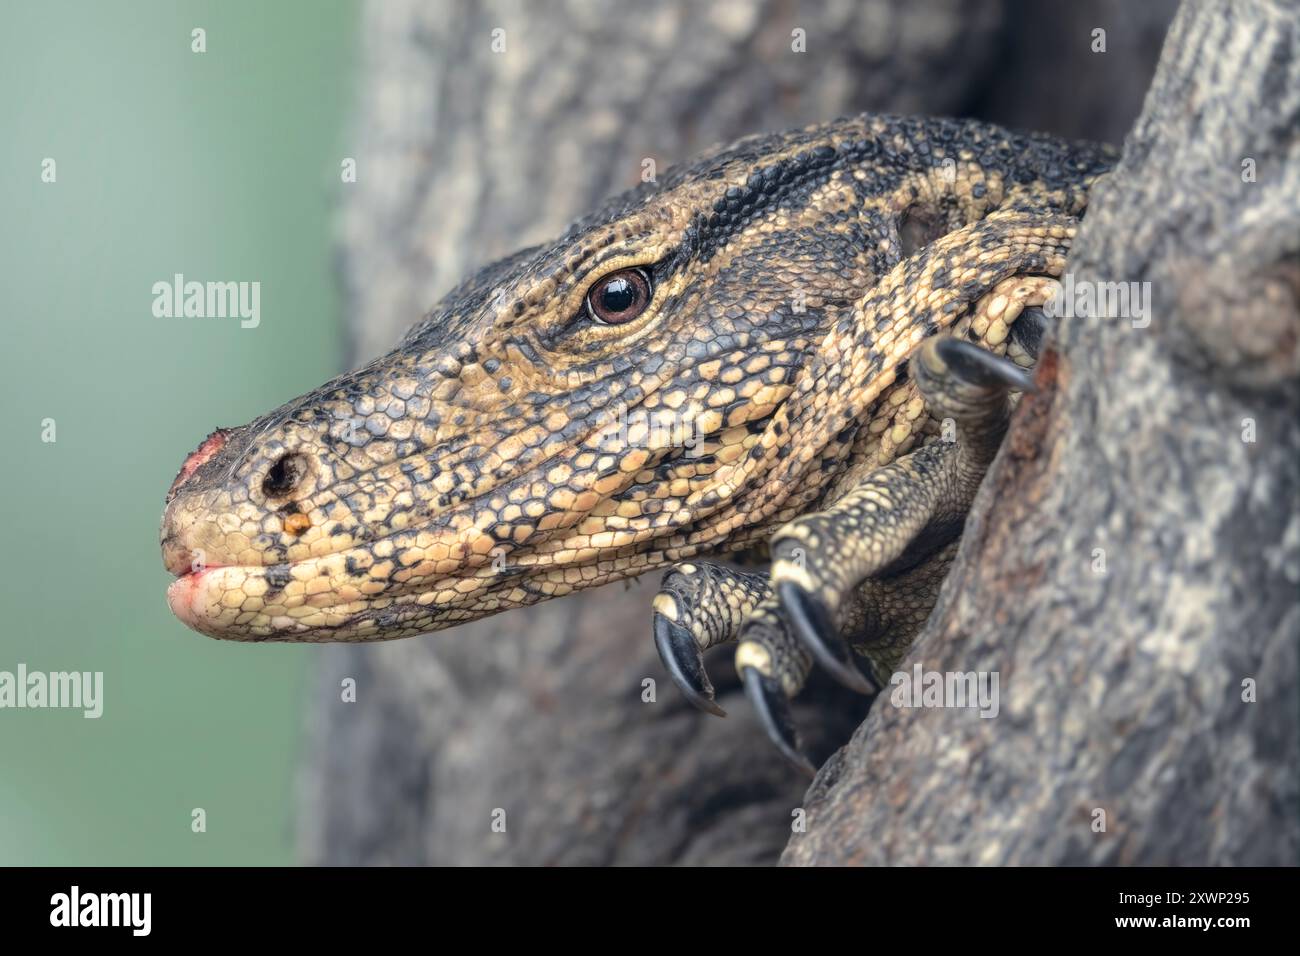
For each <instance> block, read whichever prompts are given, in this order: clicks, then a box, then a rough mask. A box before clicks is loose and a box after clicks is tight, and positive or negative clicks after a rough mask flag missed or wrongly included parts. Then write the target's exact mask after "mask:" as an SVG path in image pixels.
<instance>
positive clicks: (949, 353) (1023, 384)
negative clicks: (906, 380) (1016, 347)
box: [934, 336, 1037, 392]
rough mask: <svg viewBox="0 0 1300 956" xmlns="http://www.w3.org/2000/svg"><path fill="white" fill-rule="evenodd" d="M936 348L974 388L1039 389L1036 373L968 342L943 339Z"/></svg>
mask: <svg viewBox="0 0 1300 956" xmlns="http://www.w3.org/2000/svg"><path fill="white" fill-rule="evenodd" d="M934 348H935V351H936V352H937V353H938V355H939V358H941V359H942V360H943V362H944V364H945V365H947V366H948V368H949V369H950V370H951V371H952V372H953V373H954V374H955V375H957V376H958V377H959V378H962V379H965V380H966V381H967V382H970V383H971V384H972V385H980V386H983V387H985V388H991V387H993V386H995V385H1002V386H1005V387H1006V388H1013V389H1015V390H1016V391H1020V392H1033V391H1036V390H1037V386H1036V385H1034V376H1033V373H1031V372H1028V371H1026V370H1025V369H1023V368H1021V367H1020V366H1019V365H1017V364H1016V363H1015V362H1012V361H1011V360H1010V359H1005V358H1002V357H1001V356H1000V355H994V354H993V353H992V352H990V351H988V350H987V349H982V348H980V347H979V346H978V345H975V344H973V343H971V342H967V341H966V340H965V339H958V338H952V337H950V336H949V337H944V338H940V339H937V340H936V341H935V343H934Z"/></svg>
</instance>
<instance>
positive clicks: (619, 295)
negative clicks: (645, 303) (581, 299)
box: [600, 279, 636, 312]
mask: <svg viewBox="0 0 1300 956" xmlns="http://www.w3.org/2000/svg"><path fill="white" fill-rule="evenodd" d="M634 305H636V287H635V286H633V285H632V283H630V282H628V281H627V280H626V279H610V280H609V281H608V282H606V283H605V285H604V288H602V289H601V290H600V307H601V308H602V309H604V310H605V311H606V312H626V311H627V310H628V309H630V308H632V306H634Z"/></svg>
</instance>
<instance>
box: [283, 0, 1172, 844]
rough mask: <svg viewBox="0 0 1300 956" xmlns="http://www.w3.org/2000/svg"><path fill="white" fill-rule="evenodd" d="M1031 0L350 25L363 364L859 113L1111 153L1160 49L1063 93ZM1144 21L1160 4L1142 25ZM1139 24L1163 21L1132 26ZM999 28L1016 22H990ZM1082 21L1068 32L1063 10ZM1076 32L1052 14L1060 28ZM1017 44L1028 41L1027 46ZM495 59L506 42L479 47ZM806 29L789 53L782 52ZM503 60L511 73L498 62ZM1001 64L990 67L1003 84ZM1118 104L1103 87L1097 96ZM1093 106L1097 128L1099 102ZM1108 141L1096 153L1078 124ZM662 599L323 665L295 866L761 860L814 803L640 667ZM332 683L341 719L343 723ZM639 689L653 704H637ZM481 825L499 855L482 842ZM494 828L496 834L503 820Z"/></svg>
mask: <svg viewBox="0 0 1300 956" xmlns="http://www.w3.org/2000/svg"><path fill="white" fill-rule="evenodd" d="M1024 6H1025V4H1024V3H1023V0H1017V2H1012V3H1008V4H1003V3H1001V2H999V0H984V2H977V3H954V2H951V0H878V2H874V3H869V4H860V3H848V2H843V3H827V4H824V5H815V6H814V7H813V8H812V9H810V10H804V9H800V10H799V11H798V12H796V10H795V8H793V7H790V6H789V5H787V4H785V3H782V2H778V0H754V2H746V0H741V2H734V3H730V4H725V5H719V4H699V3H692V2H689V0H653V2H639V3H637V4H635V5H633V4H629V3H626V2H621V3H620V2H614V0H605V2H597V0H588V2H578V0H573V2H569V3H564V4H551V3H548V4H526V3H518V2H513V3H512V2H503V0H497V2H489V3H475V2H470V0H461V2H454V3H442V4H437V5H433V6H428V5H426V4H424V3H416V2H414V0H403V2H382V3H380V2H376V3H373V4H371V5H370V6H368V7H367V8H366V16H365V22H364V25H363V40H364V51H363V53H364V62H363V70H364V74H363V88H362V94H361V110H360V116H361V119H360V123H359V124H358V129H357V131H356V143H357V146H356V148H355V156H356V158H357V160H358V182H357V183H356V184H355V185H354V186H352V187H350V188H351V189H352V192H351V193H350V194H349V196H348V200H347V202H346V204H345V210H344V218H343V228H342V236H341V242H342V258H341V264H342V269H343V273H344V275H345V278H346V282H347V286H348V292H349V296H350V312H351V322H350V327H351V332H352V338H353V345H354V348H353V353H354V358H356V359H357V360H358V361H360V360H363V359H365V358H368V357H370V356H372V355H375V354H378V353H379V352H382V351H384V350H386V349H388V348H390V347H391V346H392V345H393V344H394V343H395V342H396V340H397V338H398V337H399V335H400V333H401V332H402V331H403V330H404V329H405V327H406V326H407V325H409V324H410V323H411V322H412V320H413V319H414V318H416V317H417V316H418V315H419V314H420V313H421V312H422V311H424V309H426V308H427V307H428V305H429V304H430V303H432V302H434V301H436V299H437V298H438V297H439V296H440V295H442V294H443V293H444V292H446V291H447V290H448V289H449V288H450V287H451V286H452V285H453V284H454V283H455V282H457V281H458V280H460V279H461V278H463V277H464V276H466V275H468V274H470V273H471V272H472V271H473V270H474V269H476V268H478V267H480V266H482V265H484V264H485V263H487V262H488V261H491V260H492V259H494V258H496V257H498V256H500V255H503V254H506V253H509V252H511V251H513V250H515V249H517V248H519V247H521V246H523V245H526V244H528V243H531V242H536V241H541V240H546V239H549V238H552V237H553V236H554V235H557V234H558V233H559V232H561V231H562V230H563V228H564V226H565V225H567V222H568V221H569V220H570V219H572V218H574V217H576V216H578V215H580V214H581V213H583V212H585V211H587V210H588V209H589V208H591V207H592V206H593V205H594V204H595V203H596V202H597V201H598V200H599V199H600V198H602V197H603V196H605V195H606V194H608V193H610V192H614V191H618V190H620V189H623V188H626V187H627V186H630V185H633V184H634V183H635V182H637V181H638V180H639V177H640V175H641V172H642V163H643V161H644V160H645V159H647V158H649V159H653V160H654V161H655V163H656V164H657V165H658V167H659V168H660V169H662V168H665V167H666V166H667V165H668V164H670V163H672V162H675V161H678V160H683V159H687V158H689V157H690V156H692V155H693V154H695V153H696V152H698V151H700V150H701V149H702V148H704V147H706V146H708V145H710V144H712V143H714V142H718V141H724V140H729V139H732V138H735V137H737V136H741V135H744V134H747V133H752V132H757V131H761V130H776V129H782V128H789V127H795V126H800V125H803V124H806V123H811V122H818V121H823V120H826V119H830V118H832V117H834V116H836V115H843V114H850V113H855V112H861V111H864V110H877V111H886V110H887V111H894V112H925V113H956V114H961V113H966V112H970V111H971V110H975V109H980V110H983V112H984V113H985V115H987V116H988V118H991V119H995V120H1000V121H1004V122H1011V123H1015V122H1017V121H1019V122H1022V123H1024V122H1028V121H1030V120H1033V119H1036V118H1037V115H1038V114H1037V113H1035V112H1034V109H1035V108H1034V107H1033V106H1032V101H1033V100H1034V99H1035V98H1037V99H1038V100H1041V101H1044V102H1045V103H1046V104H1047V111H1048V112H1052V111H1055V116H1056V118H1057V120H1058V121H1059V122H1058V123H1053V124H1044V125H1045V126H1046V127H1047V128H1054V129H1060V130H1063V131H1065V132H1070V133H1076V134H1080V135H1093V136H1103V137H1104V136H1111V135H1114V134H1115V133H1116V132H1122V131H1123V130H1124V129H1126V128H1127V125H1128V123H1129V122H1130V121H1131V119H1132V117H1133V116H1135V115H1136V113H1137V109H1138V104H1139V102H1140V99H1139V96H1140V90H1136V89H1133V88H1130V89H1128V98H1127V100H1125V98H1124V97H1123V96H1122V95H1120V96H1116V95H1114V91H1113V90H1112V89H1110V88H1109V87H1107V86H1106V85H1105V84H1104V83H1102V82H1101V80H1100V78H1102V77H1112V78H1113V77H1114V76H1116V75H1121V76H1135V75H1136V76H1141V77H1142V78H1143V82H1145V77H1146V76H1149V72H1150V69H1151V65H1152V64H1153V63H1154V58H1155V57H1154V54H1155V46H1154V40H1153V39H1151V30H1150V29H1146V28H1144V29H1141V30H1139V29H1132V30H1127V31H1126V30H1124V29H1123V25H1124V24H1125V23H1127V22H1128V21H1127V20H1126V19H1125V17H1127V16H1129V14H1126V13H1125V12H1123V11H1122V10H1120V9H1118V7H1117V4H1115V3H1113V2H1107V3H1105V4H1102V5H1101V9H1102V10H1103V12H1104V16H1102V19H1103V20H1104V21H1105V23H1106V24H1107V25H1109V26H1111V28H1112V29H1111V32H1112V33H1115V34H1119V35H1121V36H1124V37H1127V38H1128V39H1127V40H1126V41H1124V43H1123V44H1122V47H1123V48H1122V49H1118V50H1115V51H1114V52H1113V53H1111V54H1108V55H1107V57H1106V58H1097V59H1094V60H1091V61H1088V64H1089V65H1088V69H1090V70H1091V72H1092V74H1093V75H1095V76H1096V77H1097V78H1099V79H1098V84H1099V85H1097V87H1096V89H1095V90H1093V88H1092V87H1091V86H1090V85H1089V84H1087V83H1084V84H1080V83H1078V82H1066V81H1065V79H1064V75H1063V74H1062V72H1061V71H1062V69H1063V66H1062V64H1065V63H1073V62H1075V61H1076V60H1078V59H1079V58H1080V57H1082V56H1083V54H1082V52H1081V51H1086V50H1087V44H1088V37H1087V34H1086V30H1085V29H1084V28H1085V27H1086V26H1087V24H1086V23H1085V22H1083V21H1081V20H1079V19H1078V14H1073V13H1071V14H1068V15H1067V13H1064V12H1063V13H1062V17H1063V18H1064V19H1063V23H1064V24H1065V28H1063V29H1062V30H1061V31H1059V32H1058V34H1057V35H1056V36H1055V38H1054V41H1053V42H1055V43H1056V44H1058V45H1059V46H1060V47H1061V49H1062V50H1063V51H1064V53H1065V54H1068V55H1062V56H1061V57H1060V58H1057V59H1053V60H1051V62H1046V63H1045V62H1043V60H1042V56H1041V54H1040V53H1037V52H1035V51H1038V50H1040V49H1041V48H1042V47H1043V45H1044V43H1045V42H1046V41H1045V39H1044V37H1043V36H1039V35H1037V33H1036V31H1035V30H1034V29H1033V28H1032V22H1037V23H1039V24H1041V23H1042V21H1043V16H1042V15H1041V14H1038V15H1036V16H1037V17H1038V20H1037V21H1032V17H1030V16H1029V15H1027V14H1024V10H1023V9H1022V8H1023V7H1024ZM1140 6H1142V7H1143V11H1144V12H1142V13H1141V14H1140V19H1141V22H1142V23H1144V24H1148V23H1160V22H1161V21H1160V17H1161V15H1162V14H1161V13H1160V10H1161V9H1165V10H1166V13H1165V14H1164V15H1165V16H1167V8H1168V6H1169V4H1168V2H1165V3H1163V4H1147V5H1140ZM1153 8H1154V10H1155V12H1154V13H1153V12H1151V11H1152V9H1153ZM1007 9H1012V10H1014V11H1016V16H1015V17H1009V16H1008V15H1007V13H1006V11H1007ZM1069 9H1072V7H1069ZM1062 10H1063V11H1065V10H1067V5H1062ZM1027 24H1029V26H1027ZM498 29H500V30H503V31H504V33H501V34H495V35H494V31H495V30H498ZM795 30H802V31H804V36H805V42H806V49H807V51H808V52H806V53H803V54H797V53H794V52H793V50H792V49H791V44H792V42H793V39H794V37H793V36H792V32H793V31H795ZM494 40H495V41H496V42H497V48H498V49H500V46H501V43H504V50H503V52H493V43H494ZM995 66H996V69H995V68H994V67H995ZM1111 82H1113V80H1112V81H1111ZM1101 102H1104V103H1105V104H1107V108H1106V109H1105V110H1099V109H1098V108H1097V104H1098V103H1101ZM1098 116H1104V117H1105V120H1106V122H1105V123H1104V124H1101V125H1098V126H1090V125H1089V124H1090V123H1092V122H1093V119H1092V118H1094V117H1098ZM655 584H656V579H653V578H652V579H645V580H643V581H641V582H639V583H638V584H636V585H635V586H632V587H630V588H624V587H620V586H611V587H608V588H604V589H602V590H600V591H596V592H585V593H583V594H580V595H577V596H575V597H573V598H568V599H564V600H561V601H555V602H551V603H549V604H545V605H540V606H538V607H535V608H530V609H528V610H526V611H518V612H511V613H508V614H505V615H501V616H498V617H494V618H490V619H488V620H485V621H481V622H478V623H477V624H473V625H469V626H465V627H460V628H457V629H455V630H453V631H450V632H444V633H439V634H437V635H434V636H431V637H427V638H418V639H414V640H406V641H399V642H396V643H393V644H387V645H378V646H372V647H351V646H342V647H332V648H319V649H315V652H316V653H319V654H320V655H321V657H320V658H319V662H320V667H319V681H318V687H317V690H316V693H315V695H314V700H313V704H312V707H311V710H310V714H309V720H310V726H311V731H310V738H311V741H312V745H311V751H310V753H309V755H308V761H307V765H306V768H305V772H304V775H303V786H302V814H301V818H300V828H299V829H300V833H299V837H300V841H299V842H300V847H301V853H302V855H303V857H304V859H305V860H306V861H308V862H313V863H344V864H355V863H422V862H432V863H444V864H461V863H516V864H550V863H756V862H767V863H770V862H774V861H775V860H776V859H777V857H778V855H779V854H780V852H781V848H782V847H783V846H784V845H785V843H786V840H787V838H788V837H789V835H790V832H791V819H792V811H793V810H794V809H795V808H797V807H799V806H800V805H801V804H802V803H803V791H804V789H805V783H806V782H805V781H803V780H802V779H801V778H799V777H798V776H796V775H794V774H792V773H791V772H790V770H789V769H788V768H787V767H786V765H785V764H784V763H783V762H781V760H780V759H779V758H778V757H777V755H776V754H775V752H774V751H773V750H772V748H771V747H770V745H769V744H768V742H767V740H766V738H765V737H764V736H763V733H762V731H761V730H760V728H759V727H758V725H757V723H756V721H755V720H753V719H752V717H751V715H750V712H749V709H748V707H747V706H746V704H745V703H744V702H743V701H742V700H740V696H741V695H740V692H739V688H738V686H737V684H736V682H735V680H734V674H733V671H732V668H731V663H730V660H729V656H730V655H729V652H724V653H722V654H721V655H718V656H714V657H713V658H712V659H711V660H710V670H711V673H712V674H713V675H714V678H715V683H717V684H718V690H719V697H720V700H721V702H722V703H723V706H725V707H726V708H727V709H728V712H729V714H730V715H731V716H729V717H728V718H727V719H726V720H722V721H720V720H717V719H716V718H712V717H707V716H704V715H701V714H699V713H697V712H696V711H694V710H693V709H691V708H690V707H689V706H688V705H686V704H685V703H684V702H682V701H681V700H680V698H679V697H678V695H677V693H676V691H675V689H673V688H672V687H671V684H670V682H668V680H667V677H666V675H665V674H664V673H663V671H662V669H661V667H660V664H659V662H658V660H657V658H656V656H655V653H654V650H653V646H652V642H651V638H650V613H649V610H650V609H649V601H650V597H651V595H652V594H653V592H654V587H655ZM345 677H353V678H355V679H356V680H357V686H358V699H357V702H356V703H343V702H342V701H341V700H340V693H339V685H340V681H341V680H342V679H343V678H345ZM646 678H650V679H653V680H654V681H656V694H655V697H656V702H654V703H647V702H643V700H642V694H643V684H642V682H643V681H644V680H645V679H646ZM866 703H867V702H865V701H863V700H862V699H860V698H858V697H856V696H855V695H852V694H848V693H846V692H843V691H841V690H839V689H838V688H837V687H833V686H827V684H826V683H825V682H814V684H813V685H812V686H810V688H809V689H808V690H807V691H805V693H804V695H803V696H801V698H800V699H799V701H798V703H797V707H796V717H797V719H798V720H799V721H800V723H801V726H802V727H803V728H804V729H805V732H806V734H807V735H808V736H810V737H811V749H812V750H813V752H814V754H815V755H817V756H825V755H826V754H828V753H830V752H831V751H832V750H833V749H834V748H835V747H836V746H838V745H839V744H841V743H843V742H844V741H845V740H847V739H848V737H849V735H850V734H851V733H852V731H853V728H855V727H857V726H858V725H859V723H860V722H861V720H862V718H863V715H864V713H865V711H866ZM496 810H502V811H504V812H505V821H506V832H505V833H496V832H493V830H492V827H491V824H492V822H493V814H494V811H496ZM498 819H499V816H498Z"/></svg>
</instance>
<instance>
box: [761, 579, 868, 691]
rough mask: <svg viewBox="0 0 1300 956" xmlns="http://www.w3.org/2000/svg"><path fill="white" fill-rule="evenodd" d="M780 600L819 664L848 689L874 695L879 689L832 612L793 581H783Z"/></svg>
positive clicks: (802, 640)
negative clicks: (856, 660)
mask: <svg viewBox="0 0 1300 956" xmlns="http://www.w3.org/2000/svg"><path fill="white" fill-rule="evenodd" d="M776 594H777V597H778V598H780V599H781V607H782V609H784V611H785V616H786V619H787V620H788V621H789V622H790V626H791V629H792V630H793V631H794V636H795V637H796V638H798V640H799V642H800V643H802V644H803V646H804V647H806V648H808V650H809V651H811V652H812V655H813V657H815V658H816V659H817V663H819V664H821V665H822V667H824V668H826V669H827V670H828V671H830V672H831V674H832V675H833V676H834V677H835V679H836V680H838V681H839V682H840V683H841V684H843V685H844V686H845V687H848V688H849V689H850V690H856V691H857V692H858V693H859V694H874V693H875V692H876V689H875V688H874V687H873V686H871V683H870V682H869V681H868V680H867V679H866V677H864V676H863V674H862V671H860V670H858V665H857V664H855V663H854V660H853V651H852V650H850V649H849V645H848V644H847V643H846V642H845V641H844V639H843V638H842V637H840V636H839V634H838V633H837V632H836V628H835V623H834V621H832V620H831V615H830V612H829V611H828V610H827V609H826V606H825V605H824V604H823V603H822V602H821V601H820V600H818V599H817V598H815V597H813V596H812V595H811V594H809V593H808V592H807V591H805V590H804V589H803V588H801V587H800V586H799V585H797V584H795V583H794V582H793V581H782V582H781V583H780V584H778V585H777V587H776Z"/></svg>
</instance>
